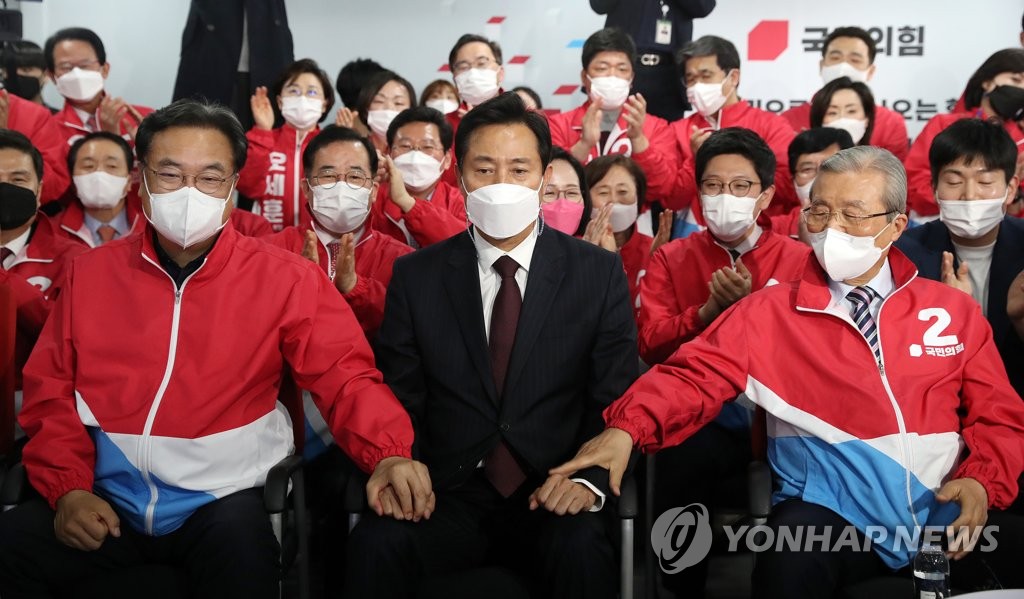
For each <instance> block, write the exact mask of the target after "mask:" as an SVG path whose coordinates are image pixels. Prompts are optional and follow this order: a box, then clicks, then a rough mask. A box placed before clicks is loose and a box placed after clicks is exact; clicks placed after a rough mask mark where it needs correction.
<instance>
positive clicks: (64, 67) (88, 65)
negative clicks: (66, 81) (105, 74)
mask: <svg viewBox="0 0 1024 599" xmlns="http://www.w3.org/2000/svg"><path fill="white" fill-rule="evenodd" d="M75 67H78V68H80V69H82V70H83V71H98V70H100V68H102V67H103V63H101V62H100V61H98V60H83V61H81V62H61V63H58V64H56V65H54V72H55V73H57V74H58V75H63V74H65V73H70V72H71V70H72V69H74V68H75Z"/></svg>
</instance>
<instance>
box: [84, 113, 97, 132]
mask: <svg viewBox="0 0 1024 599" xmlns="http://www.w3.org/2000/svg"><path fill="white" fill-rule="evenodd" d="M85 128H86V129H88V130H89V131H90V132H93V133H95V132H96V131H99V130H100V127H99V121H97V120H96V115H92V116H90V117H89V118H88V120H86V121H85Z"/></svg>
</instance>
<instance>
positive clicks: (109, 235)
mask: <svg viewBox="0 0 1024 599" xmlns="http://www.w3.org/2000/svg"><path fill="white" fill-rule="evenodd" d="M96 235H99V238H100V243H101V244H104V243H108V242H110V241H112V240H113V239H114V236H115V235H117V229H115V228H114V227H111V226H110V225H100V226H99V227H97V228H96Z"/></svg>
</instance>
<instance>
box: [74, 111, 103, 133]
mask: <svg viewBox="0 0 1024 599" xmlns="http://www.w3.org/2000/svg"><path fill="white" fill-rule="evenodd" d="M71 109H72V110H74V111H75V114H77V115H78V120H80V121H82V127H84V128H86V129H88V128H89V119H90V118H92V117H93V116H94V115H93V114H91V113H89V112H86V111H85V110H82V109H81V108H78V107H76V106H72V107H71ZM96 124H97V125H99V119H96Z"/></svg>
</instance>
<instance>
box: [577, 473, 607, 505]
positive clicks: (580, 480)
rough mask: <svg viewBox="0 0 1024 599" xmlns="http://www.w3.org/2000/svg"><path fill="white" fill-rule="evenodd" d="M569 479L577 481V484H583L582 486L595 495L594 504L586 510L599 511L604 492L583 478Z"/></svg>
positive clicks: (602, 503) (602, 502)
mask: <svg viewBox="0 0 1024 599" xmlns="http://www.w3.org/2000/svg"><path fill="white" fill-rule="evenodd" d="M569 480H571V481H572V482H574V483H579V484H581V485H583V486H584V487H586V488H588V489H590V490H591V491H593V493H594V495H597V499H596V500H595V501H594V505H592V506H590V509H589V510H587V511H589V512H600V511H601V508H603V507H604V493H602V492H600V491H598V490H597V487H595V486H594V485H592V484H590V481H588V480H587V479H585V478H570V479H569Z"/></svg>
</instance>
